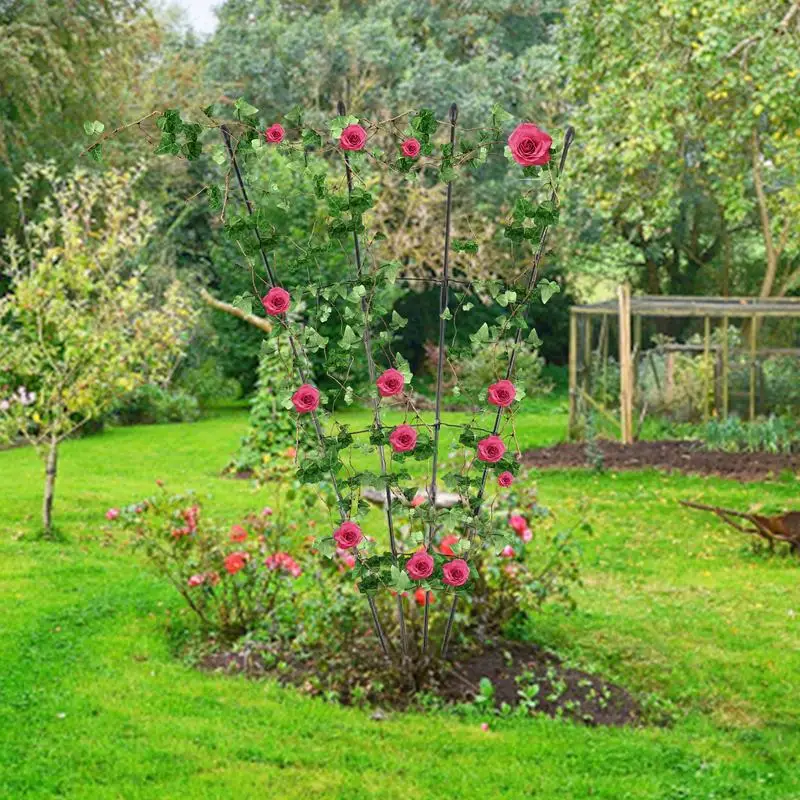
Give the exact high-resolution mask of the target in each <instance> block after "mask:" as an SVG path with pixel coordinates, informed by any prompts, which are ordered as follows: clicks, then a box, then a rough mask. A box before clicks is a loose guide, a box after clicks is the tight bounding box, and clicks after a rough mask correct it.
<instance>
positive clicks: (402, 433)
mask: <svg viewBox="0 0 800 800" xmlns="http://www.w3.org/2000/svg"><path fill="white" fill-rule="evenodd" d="M389 444H390V445H391V446H392V450H394V451H395V453H407V452H408V451H409V450H413V449H414V448H415V447H416V446H417V432H416V430H415V429H414V428H412V427H411V426H410V425H398V426H397V427H396V428H395V429H394V430H393V431H392V432H391V433H390V434H389Z"/></svg>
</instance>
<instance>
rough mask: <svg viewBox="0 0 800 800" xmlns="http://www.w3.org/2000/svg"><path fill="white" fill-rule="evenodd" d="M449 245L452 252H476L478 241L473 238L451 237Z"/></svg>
mask: <svg viewBox="0 0 800 800" xmlns="http://www.w3.org/2000/svg"><path fill="white" fill-rule="evenodd" d="M450 245H451V247H452V248H453V252H454V253H477V252H478V243H477V242H476V241H475V240H474V239H453V241H452V242H451V243H450Z"/></svg>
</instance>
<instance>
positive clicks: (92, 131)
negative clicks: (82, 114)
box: [83, 119, 106, 136]
mask: <svg viewBox="0 0 800 800" xmlns="http://www.w3.org/2000/svg"><path fill="white" fill-rule="evenodd" d="M105 129H106V126H105V125H103V123H102V122H100V120H99V119H96V120H95V121H94V122H88V121H87V122H84V123H83V130H84V132H85V133H86V135H87V136H95V135H96V134H99V133H102V132H103V131H104V130H105Z"/></svg>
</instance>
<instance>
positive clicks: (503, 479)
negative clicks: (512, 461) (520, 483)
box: [497, 470, 514, 488]
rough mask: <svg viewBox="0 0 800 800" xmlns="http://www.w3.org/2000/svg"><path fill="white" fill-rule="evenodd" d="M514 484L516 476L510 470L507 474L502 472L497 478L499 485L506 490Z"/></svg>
mask: <svg viewBox="0 0 800 800" xmlns="http://www.w3.org/2000/svg"><path fill="white" fill-rule="evenodd" d="M512 483H514V476H513V475H512V474H511V473H510V472H509V471H508V470H506V471H505V472H501V473H500V474H499V475H498V476H497V485H498V486H502V487H503V488H506V487H508V486H511V484H512Z"/></svg>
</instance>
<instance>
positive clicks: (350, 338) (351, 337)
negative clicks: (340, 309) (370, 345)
mask: <svg viewBox="0 0 800 800" xmlns="http://www.w3.org/2000/svg"><path fill="white" fill-rule="evenodd" d="M359 341H360V339H359V336H358V334H357V333H356V332H355V331H354V330H353V328H352V327H351V326H350V325H347V326H345V329H344V333H343V334H342V339H341V341H340V342H339V347H341V348H342V350H349V349H350V348H351V347H352V346H353V345H354V344H356V342H359Z"/></svg>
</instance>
